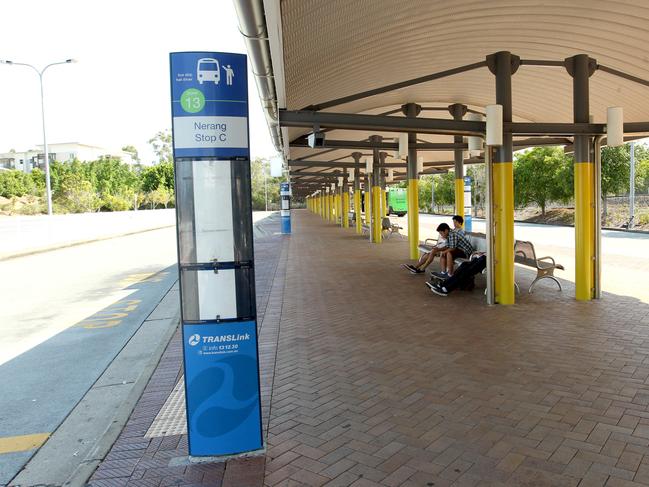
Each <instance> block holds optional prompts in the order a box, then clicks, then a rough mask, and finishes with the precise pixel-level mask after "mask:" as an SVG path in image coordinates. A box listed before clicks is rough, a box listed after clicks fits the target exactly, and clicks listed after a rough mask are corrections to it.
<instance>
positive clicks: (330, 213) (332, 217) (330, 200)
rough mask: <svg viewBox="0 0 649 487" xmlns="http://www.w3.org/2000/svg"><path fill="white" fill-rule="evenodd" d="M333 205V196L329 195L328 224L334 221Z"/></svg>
mask: <svg viewBox="0 0 649 487" xmlns="http://www.w3.org/2000/svg"><path fill="white" fill-rule="evenodd" d="M334 205H335V199H334V195H333V194H331V193H329V221H330V222H332V221H334V218H335V211H336V210H335V209H334Z"/></svg>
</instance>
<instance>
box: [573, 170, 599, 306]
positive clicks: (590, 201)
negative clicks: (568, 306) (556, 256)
mask: <svg viewBox="0 0 649 487" xmlns="http://www.w3.org/2000/svg"><path fill="white" fill-rule="evenodd" d="M574 167H575V298H576V299H577V300H578V301H589V300H591V299H593V286H594V283H595V277H594V276H595V248H594V247H595V246H594V239H595V213H594V211H593V209H594V207H595V201H594V191H593V189H594V187H595V173H594V169H595V168H594V164H593V163H590V162H575V166H574Z"/></svg>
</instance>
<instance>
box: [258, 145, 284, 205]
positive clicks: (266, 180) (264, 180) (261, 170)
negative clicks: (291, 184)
mask: <svg viewBox="0 0 649 487" xmlns="http://www.w3.org/2000/svg"><path fill="white" fill-rule="evenodd" d="M268 170H269V169H268V160H267V159H262V158H259V157H257V158H255V159H254V160H253V161H252V162H251V163H250V181H251V192H252V193H251V197H252V209H253V210H265V209H266V194H268V208H269V209H270V208H273V207H274V208H278V207H279V183H280V182H282V181H284V178H281V177H279V178H272V177H270V175H269V174H268Z"/></svg>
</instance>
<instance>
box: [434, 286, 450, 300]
mask: <svg viewBox="0 0 649 487" xmlns="http://www.w3.org/2000/svg"><path fill="white" fill-rule="evenodd" d="M430 290H431V291H433V292H434V293H435V294H437V295H438V296H444V297H446V296H448V291H447V290H446V288H445V287H442V286H440V285H439V284H433V285H432V286H430Z"/></svg>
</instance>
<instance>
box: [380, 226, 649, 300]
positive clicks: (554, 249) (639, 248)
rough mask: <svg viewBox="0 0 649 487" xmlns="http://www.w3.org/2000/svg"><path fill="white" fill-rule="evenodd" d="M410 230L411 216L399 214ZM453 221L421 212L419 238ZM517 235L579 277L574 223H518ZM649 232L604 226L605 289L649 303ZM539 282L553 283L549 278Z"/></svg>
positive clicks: (562, 275)
mask: <svg viewBox="0 0 649 487" xmlns="http://www.w3.org/2000/svg"><path fill="white" fill-rule="evenodd" d="M392 219H393V220H395V221H398V222H399V224H400V225H401V226H402V227H404V231H403V233H406V234H407V227H408V217H407V216H405V217H401V218H396V217H392ZM441 222H446V223H448V224H449V225H450V224H451V218H450V216H437V215H427V214H420V215H419V238H420V240H424V239H425V238H428V237H436V236H437V232H436V231H435V229H436V227H437V225H438V224H439V223H441ZM473 231H476V232H484V231H485V224H484V220H476V221H474V222H473ZM514 238H516V239H518V240H529V241H531V242H532V243H533V244H534V248H535V250H536V255H537V257H543V256H546V255H550V256H552V257H554V258H555V260H556V261H557V262H558V263H560V264H563V265H564V267H565V268H566V270H565V271H557V272H556V275H557V276H558V277H559V278H560V279H565V280H568V281H571V282H574V280H575V266H574V255H575V229H574V228H573V227H563V226H551V225H539V224H533V223H516V224H515V225H514ZM647 276H649V235H648V234H641V233H630V232H620V231H615V230H602V290H603V291H604V293H613V294H617V295H622V296H631V297H634V298H637V299H640V300H641V301H643V302H645V303H649V286H647V285H646V280H647ZM539 286H553V283H552V282H550V281H549V280H546V282H544V283H540V284H539Z"/></svg>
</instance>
